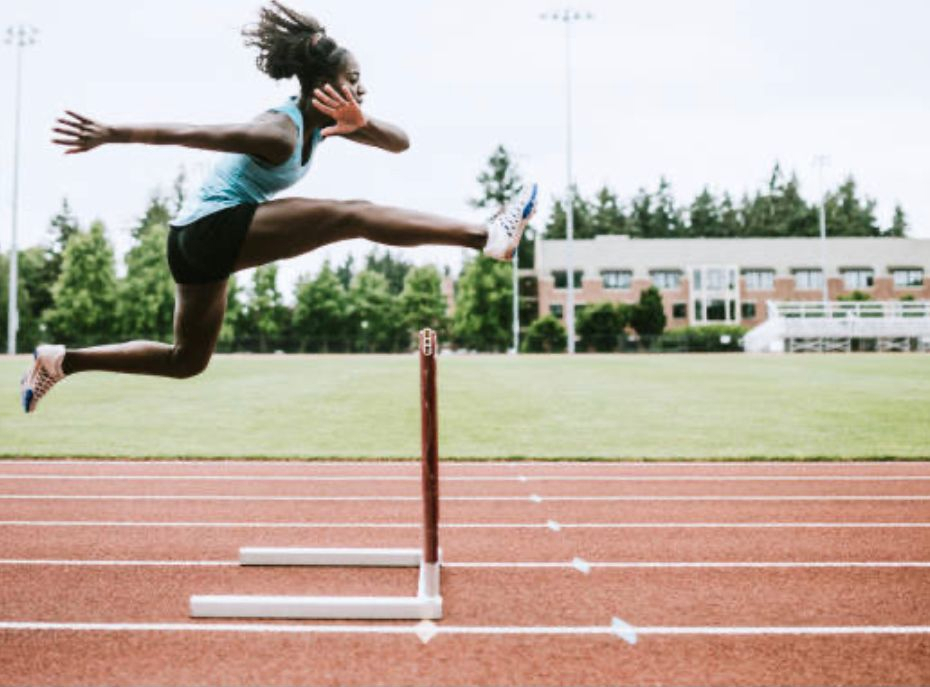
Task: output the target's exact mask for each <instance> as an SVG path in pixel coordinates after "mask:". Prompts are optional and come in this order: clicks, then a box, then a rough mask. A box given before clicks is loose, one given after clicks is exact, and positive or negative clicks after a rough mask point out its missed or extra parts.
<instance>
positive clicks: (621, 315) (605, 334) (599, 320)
mask: <svg viewBox="0 0 930 687" xmlns="http://www.w3.org/2000/svg"><path fill="white" fill-rule="evenodd" d="M626 318H627V311H626V310H625V309H621V308H619V307H617V306H615V305H613V304H612V303H596V304H594V305H589V306H588V307H587V308H585V309H584V310H582V311H581V313H580V314H579V315H578V335H579V337H580V338H581V342H580V343H581V349H582V350H588V351H590V350H595V351H599V352H607V351H615V350H617V344H618V342H619V338H620V335H621V334H622V333H623V329H624V327H626V325H627V322H626Z"/></svg>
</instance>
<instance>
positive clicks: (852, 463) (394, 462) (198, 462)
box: [0, 457, 928, 470]
mask: <svg viewBox="0 0 930 687" xmlns="http://www.w3.org/2000/svg"><path fill="white" fill-rule="evenodd" d="M927 461H928V458H916V459H913V460H836V461H834V460H830V461H805V460H788V461H786V460H764V461H763V460H699V459H696V460H612V459H604V460H585V461H578V460H560V459H557V458H554V459H552V460H481V459H474V460H443V467H445V468H447V469H455V468H460V467H464V468H479V469H480V468H483V467H486V466H490V467H504V468H519V467H521V466H524V465H532V466H544V467H549V468H551V467H553V466H558V467H565V466H568V467H571V468H573V469H574V468H584V469H592V470H602V469H604V468H664V467H670V466H671V467H703V468H730V467H735V468H744V467H754V468H767V467H775V466H777V467H778V468H786V469H792V470H795V469H796V470H829V469H831V468H834V467H856V468H862V469H882V468H885V467H887V466H889V465H891V466H895V467H904V466H907V467H914V466H918V467H919V466H923V465H925V464H926V463H927ZM0 465H42V466H49V465H52V466H54V465H66V466H74V465H117V466H132V467H146V466H151V465H164V466H169V467H170V466H174V465H194V466H198V467H208V466H212V467H235V466H240V465H249V466H257V465H262V466H265V465H273V466H288V467H295V468H311V469H312V468H314V467H318V466H326V467H346V468H371V467H380V466H385V465H386V466H391V467H394V466H401V467H403V466H408V467H411V468H419V465H420V459H419V458H414V457H411V458H408V459H396V458H395V459H389V460H379V459H370V460H314V459H312V458H311V459H307V460H304V459H299V460H250V459H243V458H221V459H217V460H209V459H186V460H164V459H155V460H148V459H145V458H138V459H134V460H95V459H86V460H85V459H81V458H70V459H69V458H53V459H43V458H37V459H35V460H30V459H17V458H9V459H8V458H0Z"/></svg>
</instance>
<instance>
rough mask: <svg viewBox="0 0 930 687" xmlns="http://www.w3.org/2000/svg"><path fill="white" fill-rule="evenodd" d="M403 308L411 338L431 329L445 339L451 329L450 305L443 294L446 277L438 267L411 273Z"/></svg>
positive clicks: (404, 294) (405, 280)
mask: <svg viewBox="0 0 930 687" xmlns="http://www.w3.org/2000/svg"><path fill="white" fill-rule="evenodd" d="M400 306H401V311H402V312H403V318H404V324H405V326H406V329H407V331H408V332H409V333H410V335H411V336H412V335H414V334H415V333H416V332H418V331H419V330H421V329H423V328H424V327H429V328H430V329H433V330H435V331H436V333H437V335H438V336H439V339H440V340H444V339H445V336H446V334H447V333H448V330H449V316H448V315H447V314H446V312H447V310H448V304H447V303H446V297H445V296H444V295H443V293H442V277H441V276H440V274H439V270H437V269H436V268H435V267H433V266H432V265H428V266H425V267H415V268H413V269H412V270H410V271H409V272H408V273H407V277H406V279H404V290H403V292H402V293H401V294H400Z"/></svg>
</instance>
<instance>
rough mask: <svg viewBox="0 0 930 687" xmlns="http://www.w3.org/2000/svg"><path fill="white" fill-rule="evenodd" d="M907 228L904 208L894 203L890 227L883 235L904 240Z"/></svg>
mask: <svg viewBox="0 0 930 687" xmlns="http://www.w3.org/2000/svg"><path fill="white" fill-rule="evenodd" d="M908 228H909V227H908V224H907V215H905V214H904V208H902V207H901V205H900V204H898V203H896V204H895V206H894V217H893V218H892V219H891V226H890V227H888V231H886V232H885V234H884V235H885V236H894V237H896V238H904V237H905V236H907V230H908Z"/></svg>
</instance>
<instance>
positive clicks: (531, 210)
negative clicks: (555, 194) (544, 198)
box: [507, 184, 539, 261]
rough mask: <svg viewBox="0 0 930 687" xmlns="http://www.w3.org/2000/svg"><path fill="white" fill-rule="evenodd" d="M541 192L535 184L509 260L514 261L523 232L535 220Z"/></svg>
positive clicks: (509, 254)
mask: <svg viewBox="0 0 930 687" xmlns="http://www.w3.org/2000/svg"><path fill="white" fill-rule="evenodd" d="M538 192H539V185H538V184H533V193H532V194H531V195H530V199H529V200H528V201H527V202H526V207H524V208H523V216H522V218H521V225H522V226H521V227H520V229H519V230H518V231H517V235H516V237H515V240H514V242H513V245H512V246H511V247H510V250H509V251H508V252H507V260H511V261H512V260H513V256H514V254H516V252H517V249H518V248H519V247H520V241H522V240H523V231H524V229H526V225H528V224H529V223H530V220H531V219H533V215H535V214H536V205H537V203H536V195H537V193H538Z"/></svg>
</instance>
